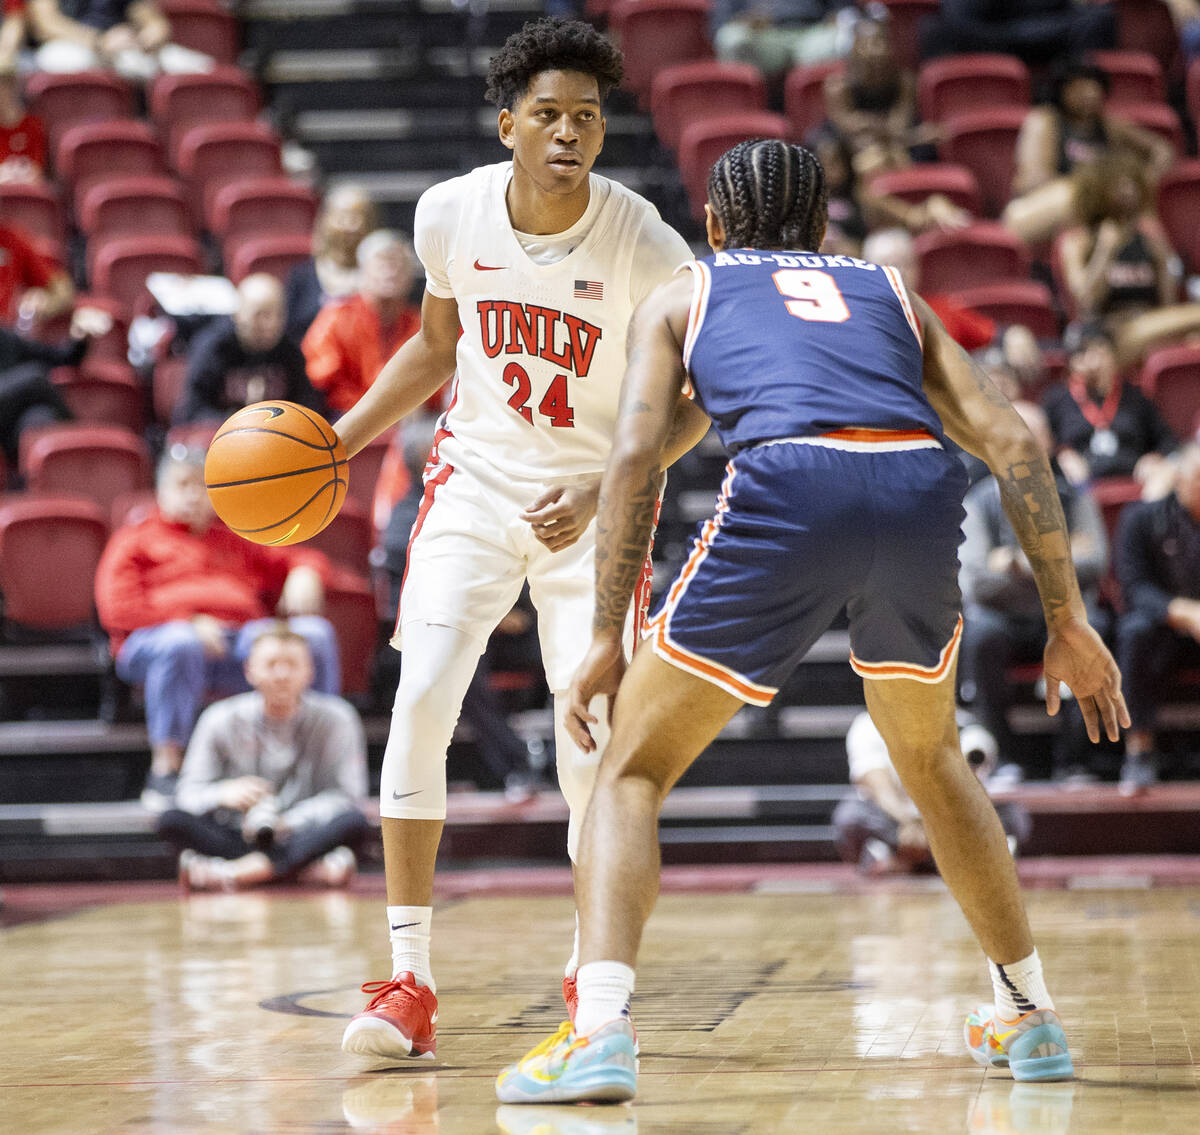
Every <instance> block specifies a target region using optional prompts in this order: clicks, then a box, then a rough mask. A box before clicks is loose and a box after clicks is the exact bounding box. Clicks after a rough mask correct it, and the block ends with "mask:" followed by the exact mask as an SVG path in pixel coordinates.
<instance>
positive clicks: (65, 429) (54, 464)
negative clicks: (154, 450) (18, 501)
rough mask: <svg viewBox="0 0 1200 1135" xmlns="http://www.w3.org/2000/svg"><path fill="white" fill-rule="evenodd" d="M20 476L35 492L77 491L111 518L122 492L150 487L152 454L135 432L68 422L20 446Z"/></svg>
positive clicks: (49, 429)
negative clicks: (114, 504)
mask: <svg viewBox="0 0 1200 1135" xmlns="http://www.w3.org/2000/svg"><path fill="white" fill-rule="evenodd" d="M24 440H25V439H24V438H22V442H24ZM21 472H22V473H23V474H24V475H25V482H26V484H28V486H29V488H30V489H31V490H33V491H34V492H44V493H78V494H79V495H80V496H85V497H87V498H88V499H89V500H92V501H95V502H96V504H98V505H99V506H100V507H101V509H102V510H103V512H104V515H105V516H108V515H109V513H110V512H111V510H112V505H113V501H115V500H116V499H117V497H119V496H120V495H121V494H122V493H130V492H134V491H136V490H138V489H148V488H149V487H150V453H149V451H148V450H147V448H146V443H145V442H144V441H143V440H142V439H141V438H140V437H139V436H138V435H137V434H136V433H134V432H133V431H132V430H129V429H124V428H122V427H120V426H108V425H88V424H84V423H79V422H68V423H64V424H62V425H58V426H53V427H49V428H47V429H45V430H39V431H38V432H37V434H36V436H34V437H33V438H32V439H31V440H30V442H29V444H28V445H24V444H23V445H22V446H21Z"/></svg>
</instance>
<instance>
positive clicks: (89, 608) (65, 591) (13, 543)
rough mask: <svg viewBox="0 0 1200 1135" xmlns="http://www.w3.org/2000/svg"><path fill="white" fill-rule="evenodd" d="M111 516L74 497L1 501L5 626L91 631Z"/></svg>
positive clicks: (27, 496) (19, 497) (0, 558)
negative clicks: (94, 596) (97, 566)
mask: <svg viewBox="0 0 1200 1135" xmlns="http://www.w3.org/2000/svg"><path fill="white" fill-rule="evenodd" d="M106 516H107V514H106V513H105V512H104V511H103V510H102V509H101V508H99V507H98V506H97V505H96V504H95V503H94V502H92V501H90V500H85V499H82V498H79V497H75V496H59V495H40V494H39V495H34V494H24V493H21V494H13V495H10V496H3V497H0V593H2V594H3V596H4V621H5V623H6V624H16V625H17V626H19V627H21V628H24V629H27V630H33V631H40V632H55V631H71V630H78V629H83V628H90V627H92V626H93V625H94V622H95V599H94V598H93V594H94V583H95V578H96V565H97V564H98V563H99V562H100V556H101V553H102V552H103V551H104V545H105V543H106V542H107V540H108V523H107V520H106Z"/></svg>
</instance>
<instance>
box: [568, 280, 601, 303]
mask: <svg viewBox="0 0 1200 1135" xmlns="http://www.w3.org/2000/svg"><path fill="white" fill-rule="evenodd" d="M575 298H576V299H577V300H602V299H603V298H604V285H603V284H602V283H601V282H600V281H599V280H576V281H575Z"/></svg>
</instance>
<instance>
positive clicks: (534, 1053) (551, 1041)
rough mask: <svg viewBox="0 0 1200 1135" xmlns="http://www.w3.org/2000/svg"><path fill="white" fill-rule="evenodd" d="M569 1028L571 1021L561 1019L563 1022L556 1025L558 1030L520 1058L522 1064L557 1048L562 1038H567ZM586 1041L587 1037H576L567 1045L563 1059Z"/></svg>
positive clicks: (569, 1033) (569, 1031) (585, 1043)
mask: <svg viewBox="0 0 1200 1135" xmlns="http://www.w3.org/2000/svg"><path fill="white" fill-rule="evenodd" d="M571 1029H572V1025H571V1022H570V1021H563V1023H562V1024H561V1025H559V1026H558V1031H557V1032H556V1033H554V1034H553V1035H552V1036H548V1037H546V1039H545V1040H544V1041H542V1043H541V1044H539V1045H537V1046H536V1047H535V1048H531V1049H530V1050H529V1051H528V1052H527V1053H525V1055H524V1056H523V1057H522V1058H521V1063H522V1064H524V1063H526V1062H527V1061H530V1060H536V1059H537V1058H538V1057H539V1056H545V1055H546V1054H547V1053H549V1052H551V1051H552V1050H553V1049H555V1048H557V1047H558V1046H559V1045H560V1044H562V1042H563V1041H564V1040H566V1039H567V1037H569V1036H570V1035H571ZM587 1043H588V1038H587V1037H586V1036H578V1037H576V1038H575V1039H574V1040H573V1041H572V1042H571V1043H570V1044H569V1045H568V1046H567V1050H566V1051H565V1052H564V1053H563V1054H562V1058H563V1060H566V1058H567V1057H568V1056H570V1055H571V1053H572V1052H574V1051H575V1050H576V1049H577V1048H583V1047H585V1046H586V1045H587Z"/></svg>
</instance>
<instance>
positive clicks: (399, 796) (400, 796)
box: [392, 788, 421, 800]
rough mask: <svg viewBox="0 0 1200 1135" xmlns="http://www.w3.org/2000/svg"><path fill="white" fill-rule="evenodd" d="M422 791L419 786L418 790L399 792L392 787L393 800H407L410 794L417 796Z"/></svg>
mask: <svg viewBox="0 0 1200 1135" xmlns="http://www.w3.org/2000/svg"><path fill="white" fill-rule="evenodd" d="M420 791H421V790H420V789H419V788H418V789H417V790H416V792H397V791H396V790H395V789H394V788H393V789H392V799H393V800H407V799H408V798H409V797H410V796H416V795H417V794H418V793H420Z"/></svg>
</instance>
